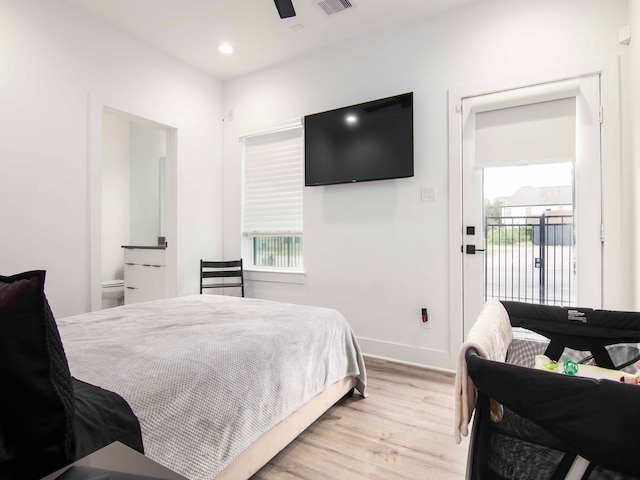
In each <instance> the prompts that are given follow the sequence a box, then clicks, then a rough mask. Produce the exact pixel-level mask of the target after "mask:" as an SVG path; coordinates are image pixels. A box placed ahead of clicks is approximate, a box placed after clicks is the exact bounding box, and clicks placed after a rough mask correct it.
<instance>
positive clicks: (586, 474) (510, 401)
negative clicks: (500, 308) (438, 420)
mask: <svg viewBox="0 0 640 480" xmlns="http://www.w3.org/2000/svg"><path fill="white" fill-rule="evenodd" d="M502 304H503V305H504V307H505V309H506V311H507V313H508V314H509V320H510V322H511V325H512V327H522V328H524V329H526V330H528V331H531V332H535V334H537V335H541V336H542V337H544V338H545V341H542V342H525V343H527V345H528V346H527V347H526V348H531V345H532V344H533V345H534V350H535V349H536V348H538V349H539V351H538V352H533V353H540V354H544V355H546V356H547V357H549V358H550V359H551V360H553V361H557V362H559V364H560V365H562V362H564V361H565V359H573V360H571V361H572V362H573V361H575V363H576V364H586V363H593V364H596V365H597V366H598V367H603V368H607V369H616V370H621V369H625V370H626V371H627V372H630V373H633V372H635V370H636V367H635V363H636V362H637V361H638V359H639V358H640V357H639V356H638V348H637V344H638V342H640V313H635V312H617V311H605V310H591V309H585V308H564V307H554V306H544V305H532V304H524V303H519V302H502ZM513 347H514V342H512V344H511V346H510V347H509V352H508V354H507V359H506V362H496V361H490V360H486V359H483V358H481V357H480V356H479V355H478V354H477V352H476V351H474V350H473V349H470V350H467V351H466V353H465V358H466V362H467V369H468V374H469V377H470V378H471V379H472V381H473V383H474V385H475V386H476V388H477V390H478V398H477V403H476V410H475V413H474V418H473V427H472V432H471V437H470V450H469V458H468V465H467V479H472V480H522V479H531V480H557V479H569V478H571V479H574V478H576V479H585V480H586V479H589V480H605V479H607V480H608V479H616V480H618V479H638V478H640V385H631V384H628V383H623V382H621V381H612V380H604V379H594V378H583V377H579V376H571V375H564V374H560V375H554V374H550V373H549V372H546V371H543V370H537V369H533V368H531V367H532V366H533V365H532V364H531V356H529V359H528V360H523V356H522V355H519V354H521V353H522V352H521V350H522V348H518V349H516V348H513ZM514 350H520V352H518V351H514ZM524 357H526V355H525V356H524ZM515 362H517V363H525V365H522V364H520V365H518V364H517V363H515ZM569 373H570V372H569ZM490 399H493V400H494V401H496V402H499V403H500V404H501V405H502V406H503V415H502V418H501V420H499V421H494V420H492V419H491V418H490V414H489V401H490Z"/></svg>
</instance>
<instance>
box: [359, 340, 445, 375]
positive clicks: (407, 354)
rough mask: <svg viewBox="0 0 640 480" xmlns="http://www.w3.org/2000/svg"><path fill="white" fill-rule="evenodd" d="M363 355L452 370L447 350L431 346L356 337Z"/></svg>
mask: <svg viewBox="0 0 640 480" xmlns="http://www.w3.org/2000/svg"><path fill="white" fill-rule="evenodd" d="M357 338H358V344H359V345H360V349H361V350H362V353H363V354H364V355H369V356H374V357H378V358H388V359H393V361H395V362H402V363H407V364H410V365H416V366H423V367H428V368H431V369H442V370H446V371H452V370H454V369H455V367H451V366H450V365H449V352H446V351H444V350H435V349H431V348H424V347H415V346H411V345H404V344H400V343H395V342H386V341H382V340H375V339H372V338H365V337H357Z"/></svg>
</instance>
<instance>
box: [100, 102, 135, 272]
mask: <svg viewBox="0 0 640 480" xmlns="http://www.w3.org/2000/svg"><path fill="white" fill-rule="evenodd" d="M130 130H131V128H130V122H129V120H128V119H126V118H123V117H122V116H119V115H114V114H112V113H107V112H105V113H104V114H103V115H102V278H101V279H102V280H113V279H116V278H124V272H123V254H122V245H125V244H127V243H128V242H129V217H130V215H129V203H130V202H129V151H130V141H129V137H130Z"/></svg>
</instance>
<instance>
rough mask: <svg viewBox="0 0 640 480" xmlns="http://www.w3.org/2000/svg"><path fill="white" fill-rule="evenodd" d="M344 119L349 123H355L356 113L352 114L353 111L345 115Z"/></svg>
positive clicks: (356, 119)
mask: <svg viewBox="0 0 640 480" xmlns="http://www.w3.org/2000/svg"><path fill="white" fill-rule="evenodd" d="M345 121H346V122H347V123H348V124H349V125H355V124H356V123H358V117H357V116H356V115H354V114H353V113H350V114H349V115H347V116H346V117H345Z"/></svg>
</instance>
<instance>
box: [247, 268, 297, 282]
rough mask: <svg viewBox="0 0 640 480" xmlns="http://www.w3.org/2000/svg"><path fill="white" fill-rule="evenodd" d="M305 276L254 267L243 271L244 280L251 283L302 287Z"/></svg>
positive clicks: (286, 271)
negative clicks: (286, 284) (285, 284)
mask: <svg viewBox="0 0 640 480" xmlns="http://www.w3.org/2000/svg"><path fill="white" fill-rule="evenodd" d="M305 277H306V274H305V273H304V272H292V271H289V270H261V269H257V268H255V267H253V268H246V267H245V269H244V278H245V280H248V281H251V282H273V283H293V284H298V285H304V282H305Z"/></svg>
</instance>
